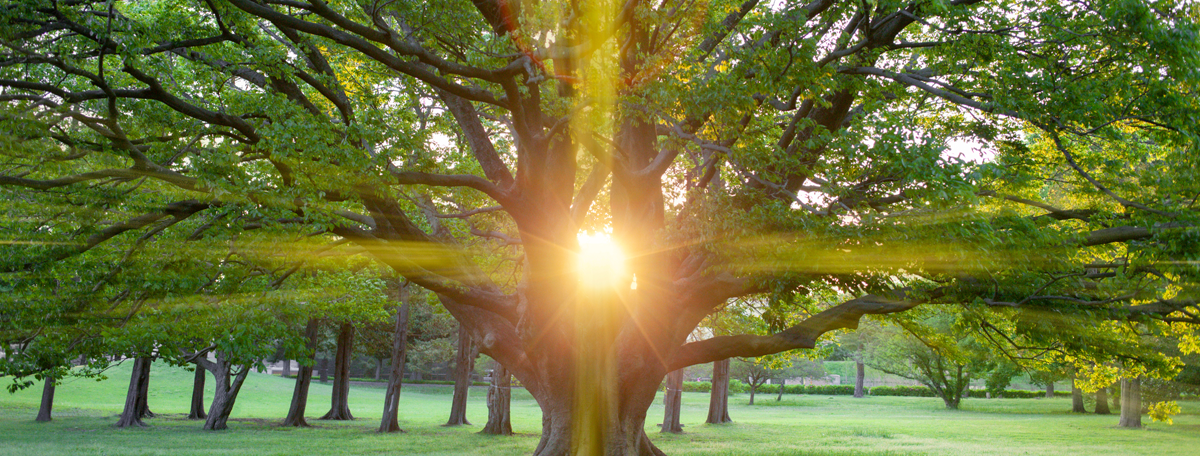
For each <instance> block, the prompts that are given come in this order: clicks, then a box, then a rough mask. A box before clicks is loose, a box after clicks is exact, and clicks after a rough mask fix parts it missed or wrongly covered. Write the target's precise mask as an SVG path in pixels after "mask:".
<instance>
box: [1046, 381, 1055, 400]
mask: <svg viewBox="0 0 1200 456" xmlns="http://www.w3.org/2000/svg"><path fill="white" fill-rule="evenodd" d="M1046 399H1054V382H1047V383H1046Z"/></svg>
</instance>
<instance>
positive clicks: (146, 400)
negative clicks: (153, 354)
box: [137, 358, 155, 418]
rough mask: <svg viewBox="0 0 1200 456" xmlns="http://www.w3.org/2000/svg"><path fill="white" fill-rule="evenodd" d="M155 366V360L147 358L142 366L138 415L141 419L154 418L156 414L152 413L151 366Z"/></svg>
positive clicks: (139, 382)
mask: <svg viewBox="0 0 1200 456" xmlns="http://www.w3.org/2000/svg"><path fill="white" fill-rule="evenodd" d="M153 364H154V358H146V361H145V362H143V363H142V364H141V368H142V377H141V379H139V381H138V389H139V391H138V403H137V413H138V417H140V418H154V416H155V414H154V412H151V411H150V366H151V365H153Z"/></svg>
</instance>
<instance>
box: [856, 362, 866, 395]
mask: <svg viewBox="0 0 1200 456" xmlns="http://www.w3.org/2000/svg"><path fill="white" fill-rule="evenodd" d="M854 369H855V370H854V397H857V398H863V397H866V395H867V394H866V391H864V390H863V383H864V381H865V380H866V378H867V368H866V366H864V365H863V362H862V359H861V357H860V359H856V360H854Z"/></svg>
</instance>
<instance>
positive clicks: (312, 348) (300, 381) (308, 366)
mask: <svg viewBox="0 0 1200 456" xmlns="http://www.w3.org/2000/svg"><path fill="white" fill-rule="evenodd" d="M319 329H320V322H319V321H318V320H317V319H315V318H311V319H309V320H308V324H307V325H305V327H304V337H305V338H306V339H308V342H307V345H306V346H305V348H306V349H307V350H308V353H309V355H308V361H309V362H308V363H301V364H300V367H299V370H298V371H297V373H296V387H295V388H294V389H293V390H292V405H291V406H290V407H288V414H287V418H284V419H283V425H284V426H292V427H308V421H305V419H304V411H305V409H306V408H307V407H308V385H309V384H311V383H312V374H313V361H315V359H314V358H315V356H316V350H317V337H318V334H319V332H318V331H319Z"/></svg>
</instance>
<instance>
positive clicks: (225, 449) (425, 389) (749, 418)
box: [0, 364, 1200, 456]
mask: <svg viewBox="0 0 1200 456" xmlns="http://www.w3.org/2000/svg"><path fill="white" fill-rule="evenodd" d="M128 375H129V367H128V365H125V366H120V367H117V368H114V369H113V370H111V371H110V372H109V376H110V377H111V378H110V379H108V380H106V381H103V382H96V381H92V380H80V379H71V380H67V381H66V382H65V383H64V384H62V385H61V386H60V387H59V388H58V394H57V397H56V401H55V412H54V421H52V422H50V423H36V422H34V421H33V417H34V415H35V414H36V412H37V404H38V400H39V395H40V392H41V388H40V385H37V386H35V387H34V388H31V389H28V390H25V391H21V392H18V393H17V394H14V395H7V394H4V395H2V396H0V455H21V456H28V455H35V454H36V455H38V456H49V455H58V454H63V455H67V454H69V455H93V454H97V455H98V454H114V455H155V454H163V455H167V454H170V455H176V454H183V455H187V454H206V455H217V454H219V455H243V454H245V455H254V456H261V455H275V454H279V455H285V454H286V455H295V454H319V455H322V456H325V455H339V454H427V455H441V454H486V455H517V454H529V453H531V452H532V451H533V448H534V447H535V446H536V445H537V440H538V435H537V434H538V432H540V423H541V414H540V412H539V410H538V408H537V405H536V404H535V403H534V401H533V399H532V398H531V397H530V396H529V395H528V394H527V393H525V392H524V391H523V390H514V401H513V410H512V411H513V428H514V430H515V431H516V432H517V433H518V434H520V435H518V436H515V437H492V436H481V435H478V434H476V432H478V430H479V429H480V427H482V424H483V421H485V420H486V416H487V410H486V405H485V404H484V388H481V387H476V388H473V389H472V392H471V399H470V402H469V404H468V410H467V415H468V417H469V418H470V419H471V420H472V422H473V423H474V425H473V426H466V427H452V428H451V427H442V426H441V424H442V423H443V422H445V420H446V418H447V417H448V414H449V405H450V391H451V390H450V388H449V387H446V386H441V385H436V386H435V385H405V387H404V391H403V393H402V395H401V416H400V420H401V425H402V426H403V427H404V428H405V430H406V431H407V432H406V433H404V434H392V435H379V434H376V433H375V432H373V430H374V429H375V427H376V426H377V425H378V420H379V416H380V413H381V409H382V402H383V389H382V388H380V387H374V386H356V387H353V388H352V390H351V393H350V408H351V410H352V411H353V412H354V414H355V416H356V417H357V418H359V419H357V420H355V421H352V422H325V421H315V420H314V421H312V423H313V424H315V425H316V427H314V428H311V429H291V428H281V427H278V426H277V424H276V423H277V422H278V421H279V420H280V419H281V418H282V417H283V416H284V415H286V413H287V407H288V401H289V400H290V398H291V388H292V384H293V383H292V380H290V379H281V378H278V377H271V376H266V375H259V374H252V375H251V377H250V378H249V379H248V380H247V381H246V385H245V387H244V388H243V389H242V393H241V396H240V397H239V399H238V403H237V405H236V406H235V408H234V414H233V419H232V420H231V422H230V429H229V430H227V431H223V432H216V433H214V432H204V431H201V430H200V429H199V428H200V423H199V422H197V421H188V420H186V419H185V418H184V415H185V414H186V411H187V404H188V400H189V398H190V394H191V390H190V388H191V377H192V374H191V373H190V372H186V371H183V370H180V369H175V368H171V367H167V366H165V365H159V364H156V365H155V366H154V371H153V374H152V377H151V382H150V391H151V393H150V407H151V410H153V411H155V412H156V413H159V414H160V417H158V418H153V419H150V420H148V423H149V424H151V427H150V428H147V429H129V430H119V429H115V428H113V427H112V424H113V423H114V422H116V418H115V416H116V414H118V413H119V412H120V409H121V405H122V403H123V400H124V392H125V386H126V384H127V382H128ZM2 380H4V381H7V379H2ZM209 383H210V385H211V379H210V382H209ZM329 393H330V385H328V384H320V383H314V384H313V385H312V389H311V392H310V401H309V406H308V411H309V416H310V417H315V416H319V415H321V414H323V413H324V412H325V411H326V410H327V409H328V407H329ZM211 397H212V395H211V391H210V393H209V395H208V396H207V398H211ZM746 399H747V398H746V395H734V396H733V397H732V398H731V411H730V414H731V415H732V417H733V419H734V423H733V424H728V425H720V426H710V425H704V424H702V423H703V420H704V416H705V413H706V409H707V407H708V395H707V394H705V393H685V394H684V395H683V423H684V425H685V428H684V431H685V433H684V434H682V435H659V434H657V426H656V424H657V423H658V422H659V421H660V420H661V417H662V406H661V402H659V403H658V404H656V405H655V406H654V407H651V409H650V411H649V415H648V416H649V417H650V418H649V419H648V420H647V421H648V423H647V426H646V429H647V431H649V432H651V435H652V438H653V439H654V441H655V443H656V444H657V445H659V446H660V447H661V448H662V449H663V450H664V451H666V452H667V453H668V454H692V455H743V454H750V455H756V454H758V455H777V454H790V455H926V454H955V455H958V454H972V455H1014V454H1036V455H1075V454H1121V455H1153V456H1170V455H1193V454H1196V448H1200V403H1197V402H1185V403H1182V404H1181V406H1182V407H1183V411H1184V413H1183V414H1182V415H1179V416H1177V417H1176V418H1175V424H1174V425H1170V426H1168V425H1166V424H1163V423H1149V424H1148V425H1147V428H1146V429H1143V430H1126V429H1119V428H1117V427H1116V422H1117V418H1116V417H1115V416H1096V415H1074V414H1070V413H1067V412H1065V411H1066V410H1069V409H1070V403H1069V400H1068V399H990V400H984V399H972V400H965V401H964V402H963V410H961V411H947V410H945V409H943V408H942V406H941V402H940V401H939V400H937V399H932V398H908V397H868V398H864V399H853V398H851V397H845V396H838V397H827V396H784V400H783V401H782V402H775V400H774V399H775V398H774V396H759V398H758V401H759V402H760V404H761V405H755V406H747V405H745V403H746ZM1147 422H1148V420H1147Z"/></svg>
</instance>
